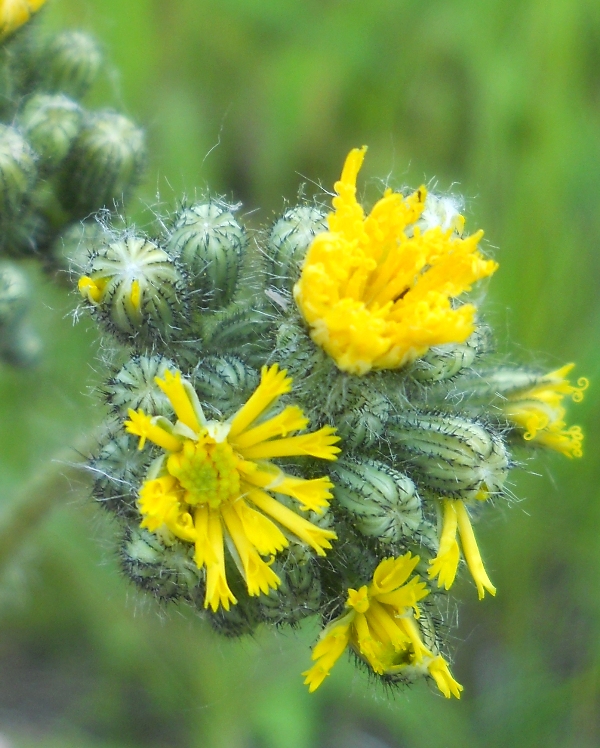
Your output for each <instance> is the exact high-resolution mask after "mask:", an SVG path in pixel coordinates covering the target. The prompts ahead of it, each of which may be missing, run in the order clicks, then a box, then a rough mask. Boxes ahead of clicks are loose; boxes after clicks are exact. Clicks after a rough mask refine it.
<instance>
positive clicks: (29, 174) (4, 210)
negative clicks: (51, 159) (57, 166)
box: [0, 124, 37, 223]
mask: <svg viewBox="0 0 600 748" xmlns="http://www.w3.org/2000/svg"><path fill="white" fill-rule="evenodd" d="M36 179H37V168H36V164H35V154H34V152H33V150H32V149H31V147H30V145H29V144H28V143H27V141H26V140H25V138H24V137H23V136H22V135H21V133H20V132H19V131H18V130H16V129H15V128H14V127H9V126H7V125H2V124H0V222H1V223H5V222H7V221H9V220H10V219H11V218H14V217H15V216H16V215H17V214H18V213H19V211H20V210H21V207H22V206H23V202H24V201H25V198H26V197H27V195H28V194H29V193H30V192H31V190H32V188H33V185H34V184H35V181H36Z"/></svg>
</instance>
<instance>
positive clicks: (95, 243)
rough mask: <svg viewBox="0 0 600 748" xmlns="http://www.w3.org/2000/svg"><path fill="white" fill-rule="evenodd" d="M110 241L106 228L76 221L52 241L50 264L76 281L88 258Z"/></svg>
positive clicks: (87, 262)
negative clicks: (64, 271)
mask: <svg viewBox="0 0 600 748" xmlns="http://www.w3.org/2000/svg"><path fill="white" fill-rule="evenodd" d="M110 240H111V237H110V235H109V232H108V231H107V229H106V227H105V226H103V225H102V224H101V223H99V222H98V221H96V220H93V219H92V220H89V221H81V222H79V221H78V222H76V223H73V224H71V225H70V226H68V228H66V229H65V230H64V231H63V232H62V233H61V234H59V235H58V236H57V237H56V238H55V239H54V241H53V243H52V247H51V249H50V252H51V256H52V262H53V263H54V265H55V266H57V267H58V268H59V269H60V270H66V271H67V272H68V274H69V276H70V278H71V280H75V281H77V280H78V279H79V277H80V276H81V274H82V273H83V272H84V271H85V268H86V267H87V265H88V264H89V262H90V258H91V257H92V256H93V255H94V254H95V253H96V252H97V251H98V249H100V248H101V247H102V246H104V245H106V244H107V242H110Z"/></svg>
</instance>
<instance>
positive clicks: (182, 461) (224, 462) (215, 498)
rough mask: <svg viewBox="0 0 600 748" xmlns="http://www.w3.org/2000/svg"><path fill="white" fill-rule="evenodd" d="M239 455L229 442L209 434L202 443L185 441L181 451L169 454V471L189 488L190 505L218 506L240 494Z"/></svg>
mask: <svg viewBox="0 0 600 748" xmlns="http://www.w3.org/2000/svg"><path fill="white" fill-rule="evenodd" d="M238 462H239V458H238V457H237V456H236V454H235V452H234V451H233V449H232V448H231V446H230V445H229V444H228V443H227V442H215V441H214V440H213V439H212V438H211V437H210V436H208V435H206V436H204V437H203V438H201V439H200V440H199V441H198V442H194V441H192V440H191V439H190V440H188V441H186V442H184V444H183V449H182V450H181V451H180V452H176V453H175V454H171V455H169V458H168V460H167V470H168V471H169V473H170V474H171V475H172V476H173V477H174V478H176V479H177V480H178V481H179V484H180V485H181V487H182V488H183V489H185V501H186V502H187V503H188V504H208V505H209V506H211V507H213V508H214V509H216V508H217V507H219V506H220V505H221V504H222V503H223V502H224V501H228V500H229V499H233V498H236V497H237V496H239V495H240V475H239V473H238V470H237V464H238Z"/></svg>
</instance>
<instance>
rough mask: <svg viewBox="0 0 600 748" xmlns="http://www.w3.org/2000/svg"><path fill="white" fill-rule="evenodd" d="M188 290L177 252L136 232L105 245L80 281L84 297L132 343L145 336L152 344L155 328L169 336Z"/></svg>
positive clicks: (113, 330) (111, 325)
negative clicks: (183, 292)
mask: <svg viewBox="0 0 600 748" xmlns="http://www.w3.org/2000/svg"><path fill="white" fill-rule="evenodd" d="M182 288H183V284H182V277H181V273H180V272H179V269H178V267H177V266H176V265H175V263H174V261H173V259H172V258H171V256H170V255H169V254H167V252H165V251H164V249H161V248H160V247H159V246H158V245H156V244H154V242H151V241H149V240H148V239H145V238H142V237H136V236H125V237H123V238H122V239H120V240H117V241H113V242H111V243H110V244H109V245H108V246H106V247H103V248H102V249H100V250H99V251H98V252H97V253H96V254H95V255H94V256H93V257H92V259H91V261H90V263H89V265H88V268H87V274H86V275H84V276H82V277H81V278H80V279H79V290H80V292H81V294H82V296H83V297H84V298H85V299H87V300H88V301H89V303H90V304H91V306H92V307H93V308H94V310H95V311H96V313H97V315H98V317H99V318H100V319H101V321H102V322H104V323H105V325H106V326H107V328H108V329H109V330H110V331H111V332H113V333H114V334H115V335H117V336H119V334H121V336H124V337H125V339H127V340H128V341H129V338H130V337H135V336H141V338H142V339H143V340H144V341H148V342H152V340H153V336H152V331H155V332H156V331H158V332H159V333H160V334H161V335H163V336H169V335H170V334H171V332H172V326H173V322H174V318H175V313H176V310H177V308H178V306H179V295H180V291H181V289H182ZM155 337H156V335H154V338H155Z"/></svg>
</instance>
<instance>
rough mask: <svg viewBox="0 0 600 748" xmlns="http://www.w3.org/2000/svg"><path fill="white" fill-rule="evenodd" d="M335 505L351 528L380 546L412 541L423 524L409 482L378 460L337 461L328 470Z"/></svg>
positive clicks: (417, 501)
mask: <svg viewBox="0 0 600 748" xmlns="http://www.w3.org/2000/svg"><path fill="white" fill-rule="evenodd" d="M331 474H332V479H333V482H334V485H335V488H334V495H335V498H336V502H337V503H338V504H340V505H341V506H342V507H344V509H345V510H346V511H347V512H348V513H349V514H350V516H351V518H352V524H353V526H354V527H355V528H356V529H357V530H358V531H359V532H360V533H362V534H363V535H366V536H367V537H370V538H378V539H379V540H380V542H382V543H399V542H402V541H406V540H407V539H408V540H414V539H415V537H416V535H417V533H418V531H419V528H420V526H421V524H422V522H423V513H422V511H421V499H420V498H419V494H418V493H417V489H416V487H415V484H414V483H413V482H412V480H411V479H410V478H409V477H408V476H406V475H404V474H403V473H400V472H399V471H398V470H395V469H394V468H392V467H390V466H389V465H386V464H384V463H383V462H379V461H378V460H361V461H360V462H359V461H356V462H353V461H351V460H350V459H345V460H339V461H338V462H336V463H335V464H334V465H333V467H332V469H331Z"/></svg>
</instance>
